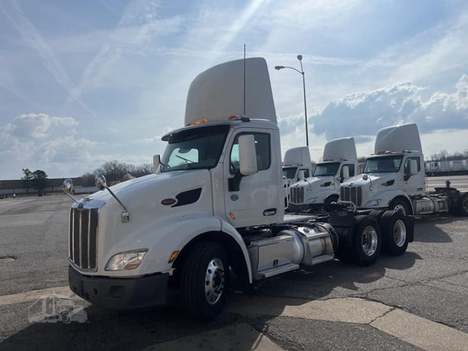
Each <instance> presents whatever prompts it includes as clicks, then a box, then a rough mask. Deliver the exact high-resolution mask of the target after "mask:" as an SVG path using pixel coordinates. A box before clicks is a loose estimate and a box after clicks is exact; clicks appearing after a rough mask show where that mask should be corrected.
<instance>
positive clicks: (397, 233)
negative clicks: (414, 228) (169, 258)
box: [393, 219, 406, 247]
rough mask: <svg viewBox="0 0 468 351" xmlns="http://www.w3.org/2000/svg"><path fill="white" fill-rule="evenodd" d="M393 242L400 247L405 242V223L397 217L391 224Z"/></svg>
mask: <svg viewBox="0 0 468 351" xmlns="http://www.w3.org/2000/svg"><path fill="white" fill-rule="evenodd" d="M393 242H394V243H395V245H396V246H398V247H402V246H403V245H405V242H406V224H405V222H404V221H403V220H402V219H397V220H396V221H395V223H394V224H393Z"/></svg>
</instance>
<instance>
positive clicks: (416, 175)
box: [340, 123, 468, 215]
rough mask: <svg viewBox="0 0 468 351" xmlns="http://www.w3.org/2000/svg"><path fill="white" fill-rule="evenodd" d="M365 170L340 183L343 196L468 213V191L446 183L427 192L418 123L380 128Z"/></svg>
mask: <svg viewBox="0 0 468 351" xmlns="http://www.w3.org/2000/svg"><path fill="white" fill-rule="evenodd" d="M374 152H375V154H374V155H372V156H370V157H369V158H367V160H366V163H365V166H364V172H363V174H362V175H360V176H356V177H354V178H350V179H348V180H347V181H346V182H344V183H343V184H342V185H341V189H340V199H341V200H342V201H351V202H353V203H354V204H355V205H356V206H357V207H358V208H367V209H371V208H372V209H387V208H390V209H398V210H401V211H402V212H403V213H405V214H414V215H428V214H435V213H452V214H462V215H468V194H467V193H461V192H459V191H458V190H457V189H454V188H451V187H450V183H447V187H442V188H436V189H435V191H433V192H426V178H425V170H424V156H423V153H422V148H421V141H420V138H419V131H418V127H417V125H416V124H414V123H412V124H405V125H400V126H393V127H388V128H384V129H381V130H380V131H379V132H378V134H377V138H376V140H375V150H374Z"/></svg>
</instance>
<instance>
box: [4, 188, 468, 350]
mask: <svg viewBox="0 0 468 351" xmlns="http://www.w3.org/2000/svg"><path fill="white" fill-rule="evenodd" d="M70 205H71V202H70V200H69V199H68V198H67V197H65V196H62V195H49V196H45V197H41V198H39V197H37V198H34V197H29V198H17V199H7V200H0V282H1V283H0V350H35V349H37V350H42V349H47V350H48V349H56V350H64V349H67V350H88V349H89V350H91V349H100V350H120V349H126V350H129V349H130V350H172V349H177V350H191V349H193V350H205V349H206V350H229V349H230V350H251V349H258V350H281V349H284V350H377V349H382V350H421V349H426V350H468V334H467V333H468V219H465V218H457V217H436V218H425V219H418V220H417V222H416V233H415V242H413V243H412V244H410V246H409V249H408V252H407V253H406V254H405V255H403V256H401V257H396V258H395V257H387V256H382V257H381V258H380V259H379V261H378V262H377V263H376V264H375V265H373V266H371V267H366V268H362V267H356V266H353V265H346V264H342V263H341V262H339V261H333V262H329V263H325V264H323V265H318V266H315V267H313V268H311V269H308V270H302V271H297V272H291V273H288V274H285V275H282V276H280V277H276V278H272V279H269V280H267V281H265V282H263V283H262V284H260V285H259V286H258V288H257V289H256V291H255V292H254V293H253V294H250V295H242V294H233V296H231V300H232V301H231V303H230V305H229V306H228V309H227V311H226V312H224V313H223V314H222V315H221V316H220V317H219V318H218V319H216V320H215V321H212V322H209V323H201V322H199V321H197V320H194V319H192V318H191V317H190V316H188V315H187V314H186V313H185V312H184V311H183V310H181V309H178V308H176V307H165V308H157V309H148V310H139V311H128V312H116V311H106V310H101V309H98V308H95V307H93V306H89V305H88V304H87V303H85V302H84V301H82V300H80V299H79V298H77V297H76V296H73V294H71V292H70V291H69V290H68V288H67V278H66V273H67V258H66V256H67V222H68V209H69V206H70ZM51 299H52V300H51ZM53 299H55V300H53ZM50 301H52V302H50ZM54 301H55V302H54ZM50 304H52V305H53V306H55V305H54V304H56V305H57V304H58V305H61V306H62V305H64V304H65V305H67V306H69V307H70V306H71V308H74V310H75V311H76V312H77V313H76V314H75V316H74V318H75V319H73V322H70V320H67V319H66V318H62V317H63V316H60V315H58V316H57V318H55V319H54V318H48V319H45V320H44V319H41V318H40V314H41V311H42V312H44V311H43V309H41V308H42V307H44V306H45V308H46V309H47V308H49V307H50V306H52V305H50ZM53 312H54V311H53V310H52V312H51V313H49V317H50V315H53ZM57 313H58V312H57Z"/></svg>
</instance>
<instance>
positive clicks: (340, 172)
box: [289, 138, 358, 209]
mask: <svg viewBox="0 0 468 351" xmlns="http://www.w3.org/2000/svg"><path fill="white" fill-rule="evenodd" d="M357 168H358V165H357V155H356V146H355V143H354V138H339V139H334V140H330V141H329V142H328V143H327V144H326V145H325V148H324V152H323V161H322V162H319V163H317V164H316V166H315V170H314V172H313V174H312V176H311V177H309V178H303V179H301V180H299V181H298V182H296V183H295V184H293V185H292V186H290V199H289V203H290V205H289V206H290V208H292V209H297V208H301V209H305V208H318V207H322V206H323V205H326V204H329V203H331V202H334V201H338V198H339V194H340V184H341V183H342V182H343V181H345V180H346V179H348V178H349V177H353V176H354V175H355V173H356V171H357Z"/></svg>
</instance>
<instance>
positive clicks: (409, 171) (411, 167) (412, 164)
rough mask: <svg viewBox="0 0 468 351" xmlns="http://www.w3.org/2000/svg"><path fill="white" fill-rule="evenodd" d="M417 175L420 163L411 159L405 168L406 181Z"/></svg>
mask: <svg viewBox="0 0 468 351" xmlns="http://www.w3.org/2000/svg"><path fill="white" fill-rule="evenodd" d="M416 173H418V161H417V160H412V159H409V160H408V167H405V177H404V178H405V180H408V179H410V178H411V176H412V175H414V174H416Z"/></svg>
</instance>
